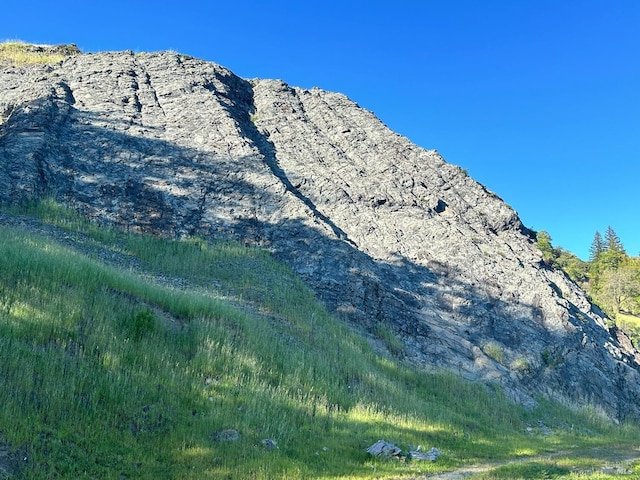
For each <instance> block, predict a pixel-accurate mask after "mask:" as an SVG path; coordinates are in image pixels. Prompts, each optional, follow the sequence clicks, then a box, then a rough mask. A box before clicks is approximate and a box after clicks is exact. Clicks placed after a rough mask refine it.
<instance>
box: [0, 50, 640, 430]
mask: <svg viewBox="0 0 640 480" xmlns="http://www.w3.org/2000/svg"><path fill="white" fill-rule="evenodd" d="M0 165H1V167H0V201H2V202H9V203H11V202H19V201H22V200H25V199H30V198H34V197H39V196H42V195H53V196H55V197H56V198H58V199H59V200H61V201H64V202H66V203H67V204H69V205H71V206H73V207H74V208H76V209H78V210H79V211H81V212H83V213H84V214H86V215H87V216H89V217H91V218H93V219H95V220H96V221H101V222H105V223H109V224H115V225H119V226H121V227H123V228H125V229H129V230H133V231H145V232H153V233H156V234H163V235H168V236H172V237H181V236H184V235H205V236H212V237H220V236H225V237H232V238H236V239H239V240H242V241H244V242H247V243H251V244H256V245H261V246H264V247H266V248H269V249H271V250H272V251H273V252H274V254H275V255H277V256H278V257H279V258H281V259H282V260H284V261H285V262H287V263H288V264H289V265H291V266H292V267H293V268H294V269H295V270H296V271H297V272H298V273H299V274H300V275H301V276H302V277H303V278H304V279H305V280H306V281H307V282H308V284H309V285H310V286H312V288H313V289H314V290H315V291H316V292H317V294H318V296H319V297H320V298H321V299H322V300H323V301H324V302H325V303H326V304H327V305H328V306H329V308H331V309H332V310H333V311H334V312H336V314H338V315H340V316H343V317H344V318H345V320H347V321H349V322H352V323H353V324H355V325H358V326H362V327H366V328H367V329H368V330H370V331H372V332H375V331H376V330H377V329H378V328H379V327H380V326H381V325H384V326H385V327H388V328H389V329H390V330H391V331H393V332H395V333H396V334H397V336H398V338H399V339H400V340H401V341H402V342H403V344H404V346H405V348H404V350H403V352H404V353H403V354H404V356H405V357H406V358H407V359H408V360H409V361H411V362H413V363H415V364H417V365H420V366H423V367H425V368H447V369H451V370H453V371H455V372H457V373H459V374H460V375H462V376H464V377H465V378H468V379H472V380H480V381H486V382H491V383H496V384H499V385H501V386H502V387H503V388H504V390H505V391H506V392H507V393H508V394H509V395H510V396H512V397H513V398H514V399H516V400H518V401H521V402H523V403H525V404H533V403H534V400H533V398H534V397H535V395H537V394H540V393H544V394H548V395H551V396H554V397H558V398H562V399H565V400H568V401H571V402H574V403H579V404H580V403H585V402H589V403H593V404H595V405H597V406H599V407H600V408H602V409H603V411H606V412H607V413H608V414H609V415H610V416H611V417H614V418H617V419H623V418H634V419H640V402H639V401H638V400H639V399H640V356H639V354H638V352H637V351H636V350H635V349H634V348H633V346H632V345H631V343H630V342H629V341H628V338H627V337H626V336H625V335H624V334H623V333H622V332H620V331H618V330H609V329H608V328H607V327H606V325H605V321H604V320H605V319H604V316H603V315H602V313H601V312H599V310H598V309H597V308H595V307H594V306H593V305H591V303H590V302H589V301H588V299H587V298H586V297H585V295H584V293H583V292H582V291H581V290H580V289H579V288H578V287H577V286H576V285H575V284H574V283H572V282H571V281H570V280H569V279H568V278H567V277H566V276H565V275H564V274H563V273H562V272H560V271H556V270H552V269H549V268H548V267H546V266H545V264H544V263H543V261H542V258H541V254H540V252H539V251H538V250H537V248H536V246H535V242H534V241H533V240H534V239H533V233H532V232H531V231H530V230H528V229H527V228H526V227H525V226H523V225H522V223H521V221H520V219H519V218H518V215H517V213H516V212H515V211H514V210H513V209H511V208H510V207H509V206H507V205H506V204H505V203H504V202H503V201H502V200H501V199H500V198H498V197H497V196H496V195H495V194H493V193H491V192H489V191H488V190H487V189H486V188H485V187H483V186H482V185H480V184H479V183H477V182H475V181H474V180H473V179H472V178H470V177H469V176H468V175H467V174H466V172H465V171H464V170H462V169H460V168H459V167H457V166H454V165H450V164H448V163H446V162H445V161H444V160H443V159H442V157H441V156H440V155H439V154H438V153H437V152H436V151H433V150H425V149H423V148H420V147H418V146H416V145H414V144H412V143H411V142H410V141H409V140H408V139H406V138H404V137H402V136H400V135H398V134H395V133H394V132H392V131H390V130H389V129H388V128H387V127H385V126H384V125H383V124H382V123H381V122H380V121H379V120H378V119H377V118H376V117H375V116H374V115H373V114H372V113H370V112H368V111H367V110H365V109H363V108H360V107H359V106H358V105H356V104H355V103H353V102H352V101H350V100H349V99H348V98H346V97H345V96H343V95H340V94H336V93H330V92H326V91H323V90H319V89H312V90H303V89H299V88H293V87H290V86H288V85H287V84H285V83H283V82H281V81H275V80H245V79H241V78H239V77H237V76H235V75H234V74H233V73H232V72H230V71H229V70H227V69H225V68H223V67H220V66H218V65H215V64H212V63H207V62H203V61H199V60H196V59H193V58H189V57H185V56H182V55H178V54H174V53H156V54H133V53H132V52H119V53H100V54H95V55H77V56H73V57H71V58H69V59H67V60H65V61H63V62H61V63H59V64H56V65H49V66H28V67H27V66H25V67H9V68H4V69H2V70H1V71H0Z"/></svg>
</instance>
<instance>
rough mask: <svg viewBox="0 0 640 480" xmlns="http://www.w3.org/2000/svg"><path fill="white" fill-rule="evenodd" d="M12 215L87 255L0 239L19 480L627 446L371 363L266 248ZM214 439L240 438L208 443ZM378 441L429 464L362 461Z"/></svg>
mask: <svg viewBox="0 0 640 480" xmlns="http://www.w3.org/2000/svg"><path fill="white" fill-rule="evenodd" d="M13 213H16V212H15V211H14V212H13ZM22 213H23V214H25V213H26V214H29V215H32V216H34V217H37V218H39V219H41V221H43V222H45V223H48V224H52V225H57V226H58V227H61V228H63V229H65V231H66V232H67V233H68V236H70V237H71V238H76V240H77V244H78V245H80V244H82V245H84V246H85V247H87V251H88V252H89V253H79V252H78V251H76V250H74V249H73V248H71V247H68V246H65V245H63V244H61V243H59V242H57V241H56V240H54V239H53V238H46V237H41V236H37V235H34V234H31V233H27V232H26V231H25V230H23V229H20V228H9V227H3V228H1V229H0V378H1V379H2V385H3V388H2V389H0V435H1V437H2V439H4V440H5V441H7V442H9V443H10V444H11V445H12V446H13V447H14V448H21V449H23V450H24V451H25V452H26V457H27V458H28V461H27V462H26V463H25V465H24V469H23V476H24V478H30V479H45V478H74V479H75V478H119V477H121V476H122V478H141V479H145V478H176V479H178V478H179V479H189V478H193V479H196V478H198V479H206V478H211V479H218V478H259V479H274V478H362V479H364V478H398V477H402V476H416V475H419V474H421V475H425V474H427V473H430V472H437V471H442V470H449V469H453V468H456V467H458V466H461V465H465V464H470V463H475V462H485V461H489V460H491V461H495V460H498V461H499V460H508V459H514V458H526V457H532V456H536V455H540V454H544V453H546V452H551V451H562V450H569V449H570V448H571V447H572V446H576V445H577V446H580V447H584V448H593V447H605V446H607V445H610V444H616V445H626V446H629V445H634V444H635V442H637V440H636V439H637V438H638V433H639V432H638V429H637V427H636V426H632V425H623V426H614V425H611V424H609V423H607V422H606V421H604V420H603V419H602V418H601V417H599V416H598V415H594V414H590V413H589V411H586V410H585V411H569V410H567V409H565V408H563V407H561V406H559V405H556V404H553V403H550V402H546V401H541V403H540V407H539V408H538V409H536V410H534V411H525V410H524V409H522V408H521V407H519V406H517V405H514V404H512V403H510V402H509V401H508V400H507V399H505V398H504V397H503V395H502V394H501V393H500V391H499V390H498V389H491V388H486V387H484V386H482V385H479V384H474V383H469V382H464V381H462V380H460V379H459V378H457V377H455V376H454V375H452V374H448V373H426V372H423V371H418V370H416V369H414V368H411V367H409V366H407V365H404V364H402V363H401V362H400V361H399V360H397V359H396V358H395V357H394V356H393V355H388V356H381V355H378V354H376V353H375V351H374V350H373V348H372V347H371V346H370V345H369V343H368V341H367V340H366V339H365V337H364V336H362V335H360V334H359V333H358V332H356V331H353V330H351V329H350V328H348V327H347V326H346V325H345V324H344V323H343V322H341V321H339V320H338V319H335V318H333V317H332V316H331V315H329V313H328V312H327V311H326V309H325V308H324V307H323V306H322V305H321V304H320V303H319V302H318V301H317V300H316V299H315V297H314V296H313V294H312V292H311V291H310V290H309V289H308V288H307V287H306V286H305V285H304V284H303V283H302V282H301V281H300V280H299V279H298V278H297V277H296V276H295V275H294V274H293V273H292V272H291V271H290V270H289V269H288V268H287V267H286V266H283V265H282V264H280V263H278V262H276V261H275V260H274V259H273V258H272V257H271V255H270V254H269V253H268V252H267V251H264V250H259V249H253V248H248V247H246V246H243V245H240V244H237V243H232V242H207V241H204V240H202V239H188V240H184V241H174V240H166V239H159V238H154V237H149V236H135V235H125V234H123V233H119V232H117V231H114V230H107V229H102V228H99V227H98V226H96V225H94V224H91V223H89V222H86V221H84V220H83V219H82V218H81V217H79V216H78V215H76V214H74V213H73V212H70V211H68V210H66V209H64V208H62V207H60V206H59V205H57V204H56V203H55V202H41V203H38V204H33V205H30V206H27V207H25V208H24V209H23V210H22ZM98 248H99V249H102V251H107V252H113V253H114V254H118V255H121V256H122V257H123V258H128V259H133V260H135V262H134V263H133V265H137V267H135V268H133V267H131V268H130V267H129V266H113V265H107V264H105V263H103V262H101V261H100V260H99V258H100V257H99V256H98V255H95V252H96V251H97V249H98ZM92 252H93V253H92ZM176 278H180V279H183V282H182V283H179V284H178V285H177V286H174V287H170V286H167V284H171V283H172V282H171V281H169V282H167V281H166V280H167V279H176ZM163 279H164V281H163ZM185 282H186V283H185ZM173 283H176V282H173ZM180 285H183V287H180ZM184 285H186V287H185V286H184ZM379 334H380V335H381V336H382V337H383V339H385V341H386V342H387V344H388V345H390V347H392V348H399V347H398V345H396V343H395V340H394V337H392V332H391V330H390V329H389V328H388V327H384V328H381V330H380V332H379ZM396 353H398V352H396ZM538 420H541V421H542V422H544V424H545V425H546V426H548V427H550V428H551V429H552V430H553V432H554V433H553V435H547V434H545V432H542V431H538V430H537V429H536V428H533V429H532V428H527V427H529V426H531V425H533V426H534V427H535V425H536V424H537V422H538ZM225 429H234V430H236V431H237V432H239V433H240V435H241V438H240V439H239V440H237V441H235V442H228V443H227V442H219V441H215V440H214V436H215V433H216V432H219V431H222V430H225ZM268 438H269V439H273V440H275V441H276V442H277V448H276V449H271V450H270V449H267V448H265V447H264V446H263V444H262V443H261V442H262V440H263V439H268ZM379 439H385V440H387V441H391V442H393V443H394V444H396V445H398V446H399V447H401V448H403V449H409V448H410V447H415V446H417V445H422V446H423V447H424V448H426V449H428V448H431V447H432V446H435V447H438V448H439V449H440V450H441V451H442V452H443V456H442V457H441V458H440V459H438V461H437V462H434V463H431V462H407V463H402V462H399V461H385V460H380V459H372V458H369V457H368V456H367V454H366V452H365V449H366V448H367V447H368V446H369V445H371V444H373V443H374V442H376V441H377V440H379ZM522 468H524V467H522ZM532 468H534V467H532ZM535 468H538V467H537V466H536V467H535ZM562 468H565V467H562ZM523 478H533V477H523ZM593 478H597V477H593Z"/></svg>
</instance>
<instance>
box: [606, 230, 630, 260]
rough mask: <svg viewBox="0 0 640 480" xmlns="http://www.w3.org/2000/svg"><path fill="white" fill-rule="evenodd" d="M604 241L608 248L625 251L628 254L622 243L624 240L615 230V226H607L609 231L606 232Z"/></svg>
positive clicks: (620, 251) (619, 251)
mask: <svg viewBox="0 0 640 480" xmlns="http://www.w3.org/2000/svg"><path fill="white" fill-rule="evenodd" d="M604 243H605V247H606V249H607V250H610V251H614V252H618V253H623V254H625V255H626V252H625V250H624V245H622V241H621V240H620V237H618V234H617V233H616V232H614V231H613V228H611V227H610V226H609V227H607V231H606V232H605V234H604Z"/></svg>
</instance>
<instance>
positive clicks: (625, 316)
mask: <svg viewBox="0 0 640 480" xmlns="http://www.w3.org/2000/svg"><path fill="white" fill-rule="evenodd" d="M615 322H616V325H618V326H619V327H620V328H621V329H622V330H624V331H625V332H626V333H627V335H629V337H630V338H631V340H632V341H633V344H634V345H635V346H636V348H638V345H639V344H640V317H639V316H637V315H631V314H629V313H622V312H618V313H616V317H615Z"/></svg>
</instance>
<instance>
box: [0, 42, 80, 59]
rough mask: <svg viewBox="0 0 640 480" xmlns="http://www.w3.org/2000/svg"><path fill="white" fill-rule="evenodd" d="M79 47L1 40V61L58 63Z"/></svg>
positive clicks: (77, 51) (76, 51)
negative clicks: (60, 46) (54, 46)
mask: <svg viewBox="0 0 640 480" xmlns="http://www.w3.org/2000/svg"><path fill="white" fill-rule="evenodd" d="M74 52H75V53H79V50H77V48H73V47H65V48H53V49H52V48H51V47H50V46H47V45H45V46H39V45H32V44H29V43H25V42H21V41H5V42H0V63H1V62H2V61H5V62H9V63H12V64H15V65H24V64H35V63H57V62H60V61H62V60H64V59H65V58H66V57H68V56H69V55H71V54H73V53H74Z"/></svg>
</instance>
